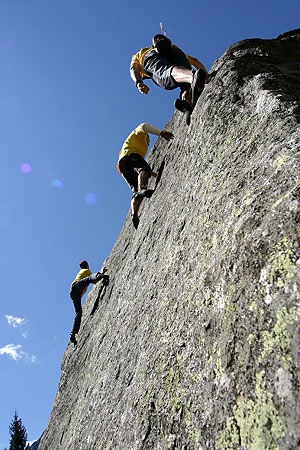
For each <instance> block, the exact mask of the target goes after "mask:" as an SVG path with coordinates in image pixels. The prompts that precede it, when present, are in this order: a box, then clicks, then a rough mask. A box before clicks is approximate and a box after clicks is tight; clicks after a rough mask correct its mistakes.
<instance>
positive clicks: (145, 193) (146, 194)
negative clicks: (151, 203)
mask: <svg viewBox="0 0 300 450" xmlns="http://www.w3.org/2000/svg"><path fill="white" fill-rule="evenodd" d="M153 192H154V190H153V189H141V190H140V191H138V193H137V194H136V196H135V198H143V197H147V198H150V197H151V195H152V194H153Z"/></svg>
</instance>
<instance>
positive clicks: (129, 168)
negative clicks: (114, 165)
mask: <svg viewBox="0 0 300 450" xmlns="http://www.w3.org/2000/svg"><path fill="white" fill-rule="evenodd" d="M119 169H120V172H121V174H122V175H123V177H124V178H125V180H126V181H127V183H128V185H129V187H130V189H131V190H132V192H133V193H135V192H137V191H138V175H139V173H140V172H142V171H145V172H148V174H149V176H151V172H152V169H151V167H150V166H149V164H148V163H147V161H145V160H144V158H143V157H142V156H141V155H139V154H138V153H130V155H126V156H123V158H121V159H120V161H119Z"/></svg>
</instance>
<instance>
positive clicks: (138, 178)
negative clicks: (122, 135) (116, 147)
mask: <svg viewBox="0 0 300 450" xmlns="http://www.w3.org/2000/svg"><path fill="white" fill-rule="evenodd" d="M148 133H151V134H154V135H156V136H161V137H163V138H164V139H166V140H167V141H170V140H171V139H173V134H172V133H170V132H169V131H165V130H160V129H159V128H156V127H154V126H153V125H150V124H149V123H141V124H140V125H139V126H138V127H136V128H135V129H134V130H133V131H132V132H131V133H130V135H129V136H128V137H127V139H126V140H125V142H124V144H123V146H122V149H121V151H120V153H119V160H118V164H117V169H118V171H119V172H120V174H121V175H122V176H123V177H124V178H125V180H126V182H127V183H128V185H129V187H130V189H131V190H132V192H133V196H132V199H131V217H132V222H133V225H134V227H135V228H136V229H137V227H138V225H139V217H138V210H139V207H140V204H141V202H142V200H143V198H144V197H147V198H150V197H151V195H152V194H153V190H152V189H148V180H149V178H150V177H151V175H152V176H156V174H155V173H154V172H152V169H151V167H150V166H149V164H148V163H147V161H145V159H144V158H145V156H146V153H147V150H148V147H149V143H150V137H149V134H148Z"/></svg>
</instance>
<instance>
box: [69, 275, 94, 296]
mask: <svg viewBox="0 0 300 450" xmlns="http://www.w3.org/2000/svg"><path fill="white" fill-rule="evenodd" d="M90 275H92V272H91V271H90V269H80V270H79V272H78V274H77V275H76V278H75V280H74V281H73V283H75V282H76V281H80V280H82V279H83V278H85V277H89V276H90ZM86 291H87V287H86V288H84V289H83V291H82V294H81V297H82V296H83V295H84V294H85V293H86Z"/></svg>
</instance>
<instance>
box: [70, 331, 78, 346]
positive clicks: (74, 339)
mask: <svg viewBox="0 0 300 450" xmlns="http://www.w3.org/2000/svg"><path fill="white" fill-rule="evenodd" d="M70 342H72V344H74V345H77V341H76V337H75V334H74V333H71V335H70Z"/></svg>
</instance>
